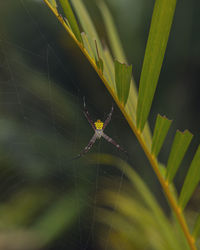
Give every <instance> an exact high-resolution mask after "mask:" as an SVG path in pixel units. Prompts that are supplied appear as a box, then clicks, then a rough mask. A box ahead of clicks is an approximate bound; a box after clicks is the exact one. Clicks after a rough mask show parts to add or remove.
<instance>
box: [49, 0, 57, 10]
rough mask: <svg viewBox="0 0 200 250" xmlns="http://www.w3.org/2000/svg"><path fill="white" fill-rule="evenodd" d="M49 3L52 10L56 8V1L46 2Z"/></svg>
mask: <svg viewBox="0 0 200 250" xmlns="http://www.w3.org/2000/svg"><path fill="white" fill-rule="evenodd" d="M48 1H49V3H50V4H51V5H52V7H53V8H55V9H56V8H57V3H56V0H48Z"/></svg>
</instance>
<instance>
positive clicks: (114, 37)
mask: <svg viewBox="0 0 200 250" xmlns="http://www.w3.org/2000/svg"><path fill="white" fill-rule="evenodd" d="M98 6H99V9H100V11H101V14H102V17H103V21H104V24H105V27H106V30H107V35H108V39H109V42H110V45H111V49H112V52H113V55H114V57H115V58H116V59H117V60H119V61H121V62H127V61H126V56H125V54H124V51H123V48H122V45H121V41H120V38H119V36H118V32H117V30H116V28H115V24H114V21H113V18H112V16H111V13H110V11H109V9H108V8H107V6H106V4H105V3H104V2H103V1H98Z"/></svg>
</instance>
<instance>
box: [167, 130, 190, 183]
mask: <svg viewBox="0 0 200 250" xmlns="http://www.w3.org/2000/svg"><path fill="white" fill-rule="evenodd" d="M192 137H193V135H192V134H191V133H190V132H189V131H188V130H185V131H184V132H183V133H182V132H180V131H179V130H177V132H176V135H175V138H174V141H173V144H172V148H171V152H170V155H169V158H168V162H167V172H166V179H167V180H168V181H169V182H172V180H173V178H174V176H175V175H176V172H177V170H178V168H179V166H180V164H181V162H182V159H183V157H184V155H185V152H186V150H187V148H188V147H189V144H190V142H191V140H192Z"/></svg>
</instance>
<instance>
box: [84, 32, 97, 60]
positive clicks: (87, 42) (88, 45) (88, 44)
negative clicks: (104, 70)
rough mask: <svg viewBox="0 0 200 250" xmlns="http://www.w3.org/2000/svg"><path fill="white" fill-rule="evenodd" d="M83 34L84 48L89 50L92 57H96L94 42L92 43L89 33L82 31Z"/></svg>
mask: <svg viewBox="0 0 200 250" xmlns="http://www.w3.org/2000/svg"><path fill="white" fill-rule="evenodd" d="M81 36H82V39H83V44H84V48H85V49H86V50H87V52H88V54H89V55H90V57H91V58H93V59H95V52H94V46H92V43H91V41H90V39H89V37H88V35H86V34H85V33H84V32H82V33H81Z"/></svg>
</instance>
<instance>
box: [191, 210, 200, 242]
mask: <svg viewBox="0 0 200 250" xmlns="http://www.w3.org/2000/svg"><path fill="white" fill-rule="evenodd" d="M192 235H193V237H194V238H195V239H197V238H198V237H199V236H200V214H199V215H198V217H197V220H196V222H195V225H194V229H193V232H192Z"/></svg>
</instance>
